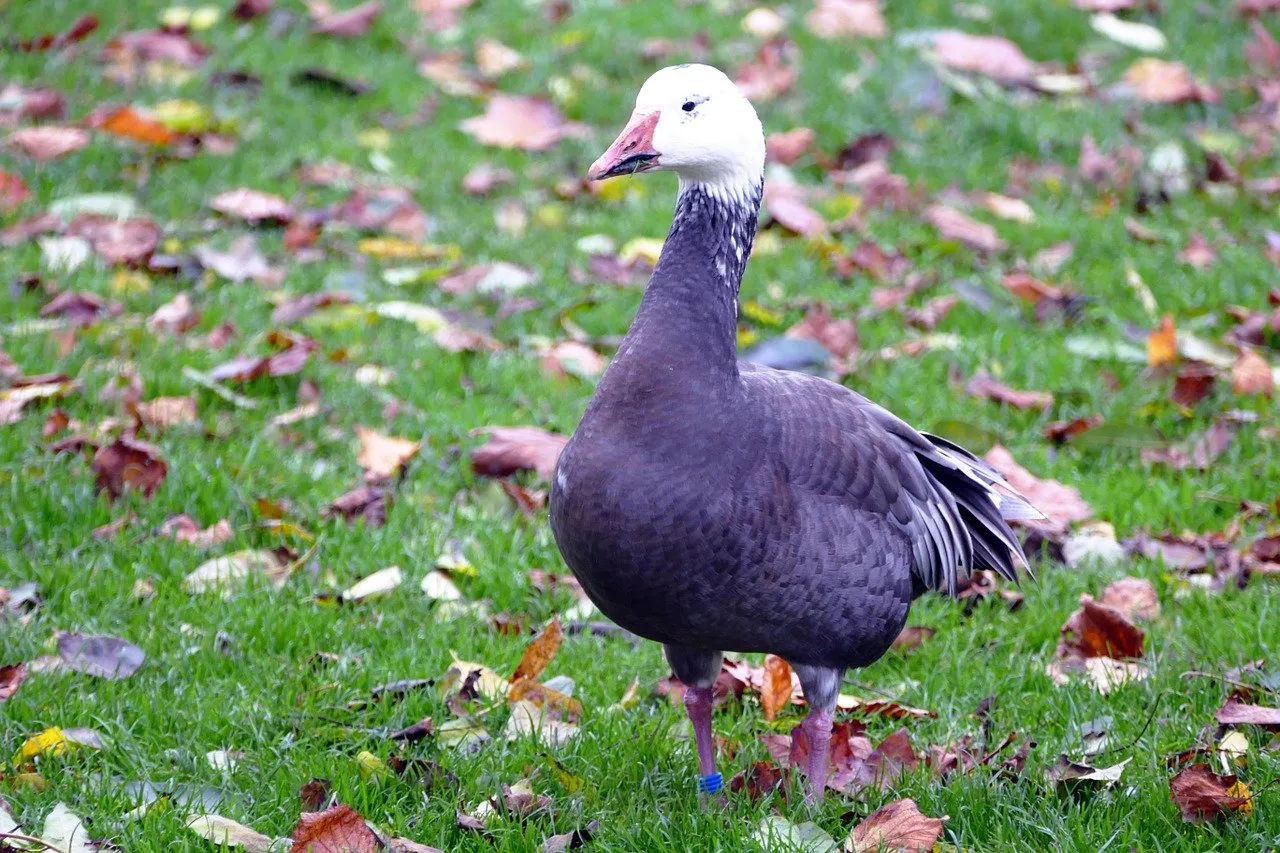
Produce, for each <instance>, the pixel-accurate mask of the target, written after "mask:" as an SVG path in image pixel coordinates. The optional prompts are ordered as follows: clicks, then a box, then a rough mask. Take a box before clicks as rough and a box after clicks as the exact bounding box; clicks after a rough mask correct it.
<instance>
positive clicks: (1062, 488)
mask: <svg viewBox="0 0 1280 853" xmlns="http://www.w3.org/2000/svg"><path fill="white" fill-rule="evenodd" d="M983 458H984V459H986V461H987V464H988V465H990V466H991V467H992V468H995V469H996V470H997V471H999V472H1000V473H1001V474H1003V475H1004V476H1005V478H1006V479H1007V480H1008V481H1009V485H1010V486H1012V487H1013V488H1015V489H1017V490H1018V491H1019V492H1021V493H1022V495H1023V496H1024V497H1026V499H1027V500H1029V501H1030V502H1031V505H1032V506H1034V507H1035V508H1036V509H1038V510H1040V511H1041V512H1042V513H1044V514H1045V515H1046V516H1047V519H1046V521H1043V522H1039V521H1037V522H1031V523H1030V524H1029V526H1031V527H1039V528H1042V529H1048V530H1056V531H1065V530H1066V529H1067V527H1068V526H1070V524H1071V523H1072V522H1075V521H1084V520H1085V519H1086V518H1089V517H1090V516H1092V515H1093V509H1092V508H1090V506H1089V505H1088V504H1087V503H1085V501H1084V498H1082V497H1081V496H1080V492H1079V490H1078V489H1076V488H1075V487H1074V486H1066V485H1063V484H1062V483H1059V482H1058V481H1057V480H1041V479H1040V478H1038V477H1036V476H1035V475H1034V474H1032V473H1031V472H1030V471H1028V470H1027V469H1026V468H1023V467H1022V466H1021V465H1019V464H1018V463H1017V461H1016V460H1014V458H1013V454H1011V453H1010V452H1009V451H1008V450H1006V449H1005V448H1004V447H1002V446H1001V445H999V444H997V445H996V446H995V447H993V448H991V450H989V451H987V455H986V456H985V457H983Z"/></svg>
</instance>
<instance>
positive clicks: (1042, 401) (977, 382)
mask: <svg viewBox="0 0 1280 853" xmlns="http://www.w3.org/2000/svg"><path fill="white" fill-rule="evenodd" d="M965 390H966V391H968V392H969V394H970V395H972V396H974V397H985V398H986V399H989V400H995V401H996V402H998V403H1006V404H1008V405H1010V406H1013V407H1014V408H1015V409H1041V410H1044V409H1047V408H1049V407H1050V406H1052V405H1053V395H1052V394H1050V393H1049V392H1047V391H1016V390H1014V389H1013V388H1010V387H1009V386H1008V385H1004V384H1002V383H1000V382H997V381H996V380H995V379H994V378H993V377H992V376H991V374H989V373H987V372H986V371H985V370H983V371H979V372H978V374H977V375H976V376H974V377H973V378H972V379H970V380H969V384H968V385H967V386H965Z"/></svg>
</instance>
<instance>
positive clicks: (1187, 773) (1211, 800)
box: [1169, 764, 1250, 823]
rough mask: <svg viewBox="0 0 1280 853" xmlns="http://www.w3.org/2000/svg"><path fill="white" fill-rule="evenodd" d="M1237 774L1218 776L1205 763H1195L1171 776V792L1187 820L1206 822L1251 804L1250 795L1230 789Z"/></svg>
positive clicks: (1247, 807) (1234, 783) (1183, 817)
mask: <svg viewBox="0 0 1280 853" xmlns="http://www.w3.org/2000/svg"><path fill="white" fill-rule="evenodd" d="M1236 784H1237V780H1236V777H1235V776H1219V775H1218V774H1216V773H1214V772H1213V771H1212V770H1210V769H1209V768H1208V767H1205V766H1204V765H1203V764H1192V765H1190V766H1189V767H1185V768H1183V769H1182V770H1180V771H1178V774H1177V775H1176V776H1174V777H1173V778H1172V779H1170V780H1169V793H1170V794H1171V795H1172V796H1173V802H1174V804H1175V805H1177V807H1178V810H1179V811H1181V812H1182V819H1183V820H1185V821H1187V822H1188V823H1204V822H1206V821H1210V820H1216V819H1218V818H1220V817H1225V816H1226V815H1227V814H1229V813H1230V812H1233V811H1241V810H1247V809H1249V808H1250V802H1249V797H1239V796H1234V795H1232V794H1230V793H1228V790H1229V789H1231V788H1232V787H1234V786H1235V785H1236Z"/></svg>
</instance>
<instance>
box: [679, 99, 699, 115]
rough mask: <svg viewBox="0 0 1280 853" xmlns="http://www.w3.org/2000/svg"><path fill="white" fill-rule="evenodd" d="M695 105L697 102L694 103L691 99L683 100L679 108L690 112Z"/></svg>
mask: <svg viewBox="0 0 1280 853" xmlns="http://www.w3.org/2000/svg"><path fill="white" fill-rule="evenodd" d="M696 106H697V104H695V103H694V102H693V101H685V102H684V106H683V107H681V108H680V109H682V110H684V111H685V112H687V113H691V112H693V108H694V107H696Z"/></svg>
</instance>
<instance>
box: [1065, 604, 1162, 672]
mask: <svg viewBox="0 0 1280 853" xmlns="http://www.w3.org/2000/svg"><path fill="white" fill-rule="evenodd" d="M1145 638H1146V635H1145V634H1144V633H1143V631H1142V629H1141V628H1139V627H1137V626H1136V625H1134V624H1133V623H1132V622H1130V621H1129V619H1128V618H1127V617H1126V616H1125V615H1124V614H1123V613H1121V612H1120V611H1119V610H1117V609H1116V608H1114V607H1110V606H1108V605H1105V604H1100V603H1099V602H1096V601H1094V600H1093V597H1092V596H1090V595H1082V596H1080V609H1079V610H1077V611H1076V612H1075V613H1072V614H1071V616H1070V617H1069V618H1068V619H1067V622H1066V624H1065V625H1063V626H1062V632H1061V636H1060V637H1059V638H1058V650H1057V656H1058V657H1059V658H1072V657H1077V658H1115V659H1118V660H1119V659H1124V658H1137V657H1142V647H1143V642H1144V640H1145Z"/></svg>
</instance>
